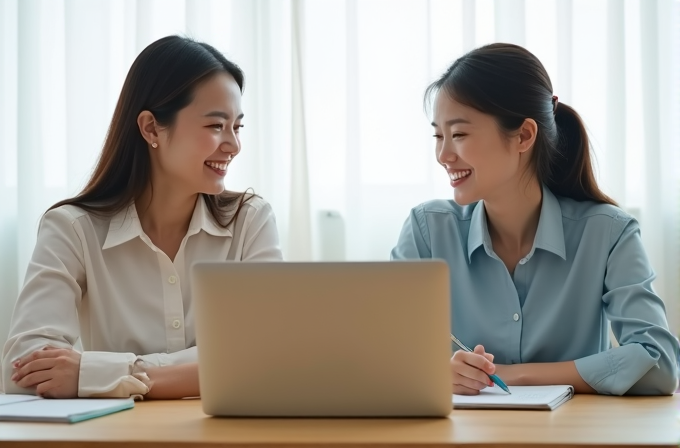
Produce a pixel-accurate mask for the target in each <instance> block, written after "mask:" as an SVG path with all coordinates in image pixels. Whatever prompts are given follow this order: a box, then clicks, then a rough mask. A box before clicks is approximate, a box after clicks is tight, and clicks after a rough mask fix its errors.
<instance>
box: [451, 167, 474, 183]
mask: <svg viewBox="0 0 680 448" xmlns="http://www.w3.org/2000/svg"><path fill="white" fill-rule="evenodd" d="M470 174H472V170H460V171H453V172H451V173H449V177H450V178H451V180H452V181H453V182H455V181H457V180H461V179H465V178H466V177H468V176H469V175H470Z"/></svg>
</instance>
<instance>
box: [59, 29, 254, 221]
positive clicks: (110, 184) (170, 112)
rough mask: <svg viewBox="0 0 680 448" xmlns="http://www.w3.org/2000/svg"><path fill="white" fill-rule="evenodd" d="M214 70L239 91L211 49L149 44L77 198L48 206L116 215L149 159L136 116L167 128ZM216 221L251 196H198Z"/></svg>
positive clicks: (143, 179) (143, 176)
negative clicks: (150, 118)
mask: <svg viewBox="0 0 680 448" xmlns="http://www.w3.org/2000/svg"><path fill="white" fill-rule="evenodd" d="M218 72H227V73H229V74H230V75H231V76H232V77H233V78H234V80H236V83H237V84H238V86H239V88H240V89H241V92H243V84H244V76H243V72H242V71H241V69H240V68H239V67H238V66H237V65H236V64H234V63H233V62H230V61H228V60H227V59H226V58H225V57H224V56H223V55H222V54H221V53H220V52H219V51H217V50H216V49H215V48H213V47H212V46H210V45H208V44H205V43H202V42H196V41H194V40H192V39H189V38H186V37H180V36H168V37H164V38H162V39H159V40H157V41H155V42H153V43H152V44H151V45H149V46H148V47H146V48H145V49H144V50H143V51H142V52H141V53H140V54H139V56H137V59H135V61H134V63H133V64H132V67H131V68H130V71H129V72H128V74H127V77H126V78H125V83H124V84H123V89H122V91H121V93H120V97H119V98H118V103H117V104H116V108H115V110H114V112H113V119H112V120H111V124H110V126H109V129H108V132H107V134H106V139H105V141H104V147H103V149H102V152H101V154H100V156H99V161H98V162H97V165H96V166H95V168H94V171H93V173H92V176H91V177H90V179H89V181H88V182H87V185H86V186H85V188H83V190H82V191H81V192H80V194H78V195H77V196H75V197H73V198H70V199H66V200H63V201H61V202H58V203H57V204H55V205H53V206H52V207H50V209H49V210H51V209H53V208H57V207H60V206H62V205H67V204H71V205H76V206H78V207H81V208H83V209H85V210H87V211H88V212H92V213H95V214H100V215H109V214H114V213H117V212H119V211H121V210H123V209H124V208H125V207H128V206H129V205H130V204H131V203H132V202H133V201H134V200H135V199H137V198H139V196H140V195H141V194H142V193H143V192H144V190H145V189H146V188H147V186H148V185H149V182H150V178H151V159H150V156H149V148H148V144H147V142H146V140H144V138H143V137H142V134H141V133H140V131H139V127H138V125H137V116H138V115H139V114H140V112H142V111H144V110H148V111H150V112H151V113H152V114H153V115H154V118H155V120H156V122H157V123H158V124H159V125H160V126H163V127H167V128H172V126H173V125H174V123H175V119H176V117H177V113H178V112H179V111H180V110H181V109H183V108H184V107H186V106H187V105H189V104H190V103H191V102H192V101H193V99H194V92H195V89H196V87H197V86H198V85H199V84H200V83H201V82H203V81H205V80H207V79H209V78H210V77H211V76H213V75H215V74H216V73H218ZM202 196H203V200H204V201H205V203H206V205H207V207H208V210H209V211H210V214H211V215H212V216H213V218H214V219H215V221H216V222H217V223H219V224H220V225H221V226H223V227H227V226H228V225H229V224H230V223H231V222H232V221H233V220H234V219H236V216H237V215H238V213H239V211H240V210H241V207H242V206H243V204H244V203H246V202H247V201H248V200H249V199H250V198H252V197H253V195H252V194H246V193H237V192H231V191H224V192H222V193H221V194H218V195H209V194H202Z"/></svg>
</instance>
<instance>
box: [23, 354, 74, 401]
mask: <svg viewBox="0 0 680 448" xmlns="http://www.w3.org/2000/svg"><path fill="white" fill-rule="evenodd" d="M13 366H14V374H13V375H12V378H11V380H12V381H14V382H15V383H16V384H17V386H19V387H24V388H30V387H35V388H36V390H35V393H36V395H40V396H41V397H45V398H77V397H78V379H79V376H80V353H78V352H77V351H75V350H73V349H70V348H68V349H65V348H56V347H51V346H47V347H45V348H43V349H42V350H36V351H34V352H33V353H31V354H30V355H28V356H26V357H24V358H22V359H19V360H18V361H15V362H14V364H13Z"/></svg>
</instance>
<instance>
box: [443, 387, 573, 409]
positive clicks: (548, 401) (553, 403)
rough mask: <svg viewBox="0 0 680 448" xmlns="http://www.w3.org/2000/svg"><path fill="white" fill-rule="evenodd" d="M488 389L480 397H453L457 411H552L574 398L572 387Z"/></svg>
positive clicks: (480, 393) (481, 392)
mask: <svg viewBox="0 0 680 448" xmlns="http://www.w3.org/2000/svg"><path fill="white" fill-rule="evenodd" d="M508 388H509V389H510V392H512V394H508V393H506V392H504V391H503V390H502V389H501V388H500V387H498V386H494V387H487V388H486V389H483V390H482V391H480V392H479V395H453V397H452V400H453V407H454V408H455V409H535V410H546V411H552V410H553V409H556V408H557V407H559V406H560V405H562V404H563V403H565V402H566V401H568V400H569V399H570V398H571V397H573V396H574V388H573V387H572V386H509V387H508Z"/></svg>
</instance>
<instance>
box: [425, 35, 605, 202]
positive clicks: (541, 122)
mask: <svg viewBox="0 0 680 448" xmlns="http://www.w3.org/2000/svg"><path fill="white" fill-rule="evenodd" d="M442 90H443V91H444V92H445V93H446V94H447V95H449V97H450V98H452V99H454V100H455V101H457V102H459V103H461V104H464V105H466V106H469V107H472V108H474V109H477V110H478V111H480V112H482V113H485V114H488V115H492V116H493V117H494V118H495V119H496V122H497V123H498V126H499V128H500V129H501V131H503V132H504V133H506V134H510V133H512V132H514V131H517V130H518V129H519V128H520V126H521V125H522V123H524V120H525V119H527V118H531V119H533V120H534V121H536V124H537V125H538V132H537V135H536V142H535V143H534V147H533V150H532V151H531V159H530V161H529V163H530V165H529V167H530V168H533V169H534V172H535V174H536V177H537V179H538V181H539V182H541V183H543V184H545V185H546V186H547V187H548V188H550V190H551V191H552V192H553V193H554V194H556V195H559V196H565V197H568V198H572V199H575V200H577V201H586V200H590V201H595V202H600V203H605V204H612V205H616V202H615V201H614V200H613V199H611V198H610V197H608V196H607V195H606V194H604V193H603V192H602V191H601V190H600V189H599V187H598V186H597V182H596V181H595V175H594V173H593V167H592V163H591V156H590V143H589V140H588V134H587V132H586V129H585V126H584V125H583V122H582V120H581V117H580V116H579V115H578V114H577V113H576V111H575V110H574V109H572V108H571V107H569V106H567V105H566V104H564V103H561V102H559V101H557V102H556V101H555V100H553V89H552V83H551V82H550V78H549V77H548V73H547V72H546V70H545V68H544V67H543V64H541V62H540V61H539V60H538V58H536V56H534V55H533V54H532V53H531V52H529V51H528V50H526V49H525V48H522V47H520V46H517V45H512V44H504V43H495V44H490V45H485V46H483V47H480V48H477V49H475V50H472V51H471V52H469V53H467V54H465V55H464V56H462V57H460V58H459V59H457V60H456V61H455V62H454V63H453V65H451V67H449V69H448V70H447V71H446V72H445V73H444V74H443V75H442V77H441V78H439V79H438V80H437V81H435V82H434V83H433V84H431V85H430V86H429V87H428V88H427V90H426V93H425V100H426V101H428V100H430V99H431V98H432V96H433V94H435V93H438V92H440V91H442ZM555 103H556V106H557V107H556V108H555V107H554V105H555Z"/></svg>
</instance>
